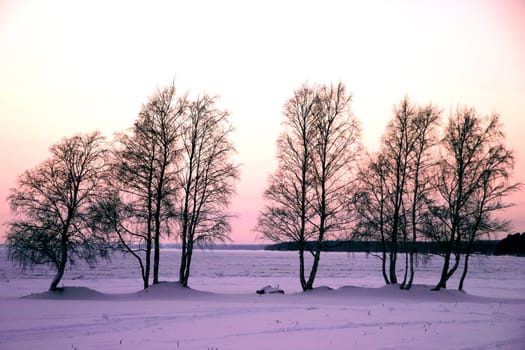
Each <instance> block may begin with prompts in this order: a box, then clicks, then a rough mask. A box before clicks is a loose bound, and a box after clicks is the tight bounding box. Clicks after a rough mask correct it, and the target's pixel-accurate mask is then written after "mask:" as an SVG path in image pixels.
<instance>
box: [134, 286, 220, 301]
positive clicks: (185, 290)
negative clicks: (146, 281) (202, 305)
mask: <svg viewBox="0 0 525 350" xmlns="http://www.w3.org/2000/svg"><path fill="white" fill-rule="evenodd" d="M133 295H135V296H137V297H139V298H151V299H181V298H188V297H195V296H206V295H212V293H209V292H202V291H198V290H194V289H191V288H189V287H183V286H182V285H181V284H180V283H178V282H160V283H157V284H153V285H151V286H149V287H148V288H146V289H144V290H141V291H140V292H136V293H133Z"/></svg>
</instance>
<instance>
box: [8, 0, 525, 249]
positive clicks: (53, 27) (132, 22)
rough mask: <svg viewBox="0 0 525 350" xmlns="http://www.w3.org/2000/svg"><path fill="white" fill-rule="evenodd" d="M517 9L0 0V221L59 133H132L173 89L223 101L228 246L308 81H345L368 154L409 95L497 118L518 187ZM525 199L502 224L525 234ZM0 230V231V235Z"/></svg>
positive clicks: (520, 90)
mask: <svg viewBox="0 0 525 350" xmlns="http://www.w3.org/2000/svg"><path fill="white" fill-rule="evenodd" d="M524 38H525V2H524V1H520V0H504V1H425V2H419V1H411V0H400V1H367V2H364V1H363V2H358V1H348V2H347V1H322V2H321V1H305V2H303V1H297V2H296V1H282V2H277V1H276V2H258V3H251V2H245V1H151V2H138V1H137V2H125V1H114V2H113V1H112V2H104V1H90V2H71V1H65V0H64V1H58V0H57V1H24V0H23V1H14V0H13V1H10V0H7V1H6V0H0V149H1V150H2V151H1V152H0V164H1V165H0V169H1V171H0V224H3V223H5V222H6V221H8V220H9V218H10V215H11V214H10V212H9V207H8V204H7V202H6V198H7V195H8V193H9V188H11V187H14V186H15V185H16V177H17V176H18V175H20V174H21V173H22V172H23V171H25V170H27V169H30V168H32V167H34V166H36V165H38V164H39V163H40V162H42V161H43V160H44V159H45V158H47V157H48V155H49V153H48V148H49V147H50V146H51V145H52V144H54V143H56V142H58V141H59V140H60V139H61V138H62V137H68V136H71V135H73V134H75V133H78V132H81V133H87V132H90V131H93V130H100V131H101V132H102V133H103V134H104V135H106V136H107V137H108V140H111V137H112V135H113V133H115V132H120V131H123V130H126V129H127V128H129V127H131V126H132V124H133V122H134V120H135V119H136V117H137V114H138V112H139V110H140V107H141V105H142V104H144V103H146V102H147V99H148V97H149V96H150V95H152V94H153V93H154V92H155V90H156V89H157V88H159V87H163V86H165V85H167V84H169V83H170V82H171V81H172V80H173V79H174V80H175V84H176V86H177V88H178V89H179V91H180V93H184V92H186V91H190V93H191V94H195V95H197V94H202V93H208V94H211V95H220V99H219V106H220V107H221V108H224V109H227V110H228V111H230V112H231V121H232V123H233V125H234V127H235V135H234V143H235V145H236V148H237V151H238V156H237V159H238V161H239V162H240V163H241V164H242V167H241V179H240V181H239V183H238V186H237V195H235V196H234V199H233V203H232V206H231V211H232V212H233V213H235V214H236V215H237V216H238V219H236V220H234V221H233V223H232V224H233V232H232V235H231V237H232V240H233V241H234V242H236V243H259V242H261V241H260V240H258V239H257V238H256V235H255V233H254V232H253V231H252V229H253V227H254V226H255V220H256V217H257V214H258V212H259V210H260V209H261V208H262V206H263V205H264V203H263V200H262V193H263V191H264V189H265V187H266V185H267V177H268V175H269V174H270V173H271V172H272V171H273V170H274V169H275V166H276V161H275V152H276V147H275V142H276V139H277V136H278V135H279V132H280V131H281V125H280V123H281V121H282V113H281V112H282V106H283V104H284V102H285V101H286V100H287V99H288V98H289V97H291V96H292V93H293V91H294V89H296V88H298V87H299V86H300V85H301V84H302V83H303V82H312V83H313V82H320V83H330V82H338V81H342V82H343V83H345V84H346V86H347V88H348V90H349V91H351V92H352V94H353V102H352V108H353V112H354V113H355V115H356V116H357V117H358V119H360V120H361V123H362V127H363V143H364V145H365V147H366V148H367V149H368V150H375V149H377V147H378V144H379V141H380V138H381V135H382V133H383V132H384V129H385V127H386V124H387V122H388V120H389V119H390V118H391V117H392V107H393V106H394V105H395V104H397V103H399V101H400V100H401V99H402V98H403V96H405V95H408V96H409V97H410V99H411V100H412V101H414V102H415V103H418V104H427V103H429V102H432V103H433V104H435V105H437V106H438V107H439V108H442V109H443V113H444V116H448V113H449V111H451V110H455V108H456V107H458V106H470V107H474V108H476V110H477V111H478V112H479V113H480V114H490V113H499V114H500V115H501V120H502V122H503V124H504V132H505V134H506V136H507V145H508V146H509V147H510V148H511V149H513V150H514V152H515V157H516V164H515V169H514V181H517V182H525V137H524V135H523V133H524V132H525V39H524ZM523 193H524V192H523V190H522V191H520V192H518V193H516V194H515V195H513V196H512V197H511V198H508V200H507V201H508V202H512V203H515V204H516V205H515V206H514V207H512V208H510V209H508V210H507V211H506V212H505V213H503V214H501V215H502V217H505V218H508V219H510V220H512V222H513V229H512V232H524V231H525V199H524V198H523ZM4 233H5V227H4V226H0V239H1V240H3V236H4Z"/></svg>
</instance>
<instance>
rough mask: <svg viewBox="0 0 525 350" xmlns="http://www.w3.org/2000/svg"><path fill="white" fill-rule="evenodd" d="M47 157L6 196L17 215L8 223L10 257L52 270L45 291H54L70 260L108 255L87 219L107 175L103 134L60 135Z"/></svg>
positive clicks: (102, 240)
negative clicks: (50, 280) (52, 272)
mask: <svg viewBox="0 0 525 350" xmlns="http://www.w3.org/2000/svg"><path fill="white" fill-rule="evenodd" d="M50 153H51V157H50V158H49V159H47V160H46V161H44V162H43V163H41V164H39V165H38V166H37V167H36V168H34V169H31V170H27V171H25V172H24V173H23V174H22V175H21V176H20V177H19V178H18V181H17V187H16V188H14V189H12V190H11V194H10V195H9V197H8V200H9V203H10V205H11V208H12V209H13V211H14V212H15V214H16V217H15V219H14V220H12V221H11V222H9V224H8V235H7V240H6V242H7V249H8V255H9V258H10V259H11V260H12V261H16V262H18V263H19V264H20V265H21V266H22V267H23V268H24V267H27V266H32V265H36V264H49V265H52V266H53V267H54V268H55V269H56V274H55V277H54V278H53V280H52V282H51V285H50V287H49V290H51V291H54V290H57V289H58V284H59V283H60V281H61V279H62V276H63V275H64V271H65V268H66V265H67V263H68V262H70V263H73V262H74V261H75V260H76V259H82V260H86V261H87V262H89V263H93V262H94V261H95V260H96V258H97V257H98V256H101V257H105V256H107V248H108V246H107V243H108V240H107V237H106V236H104V235H101V234H99V232H97V231H96V230H93V229H92V226H91V225H90V223H91V222H92V220H91V214H92V210H91V207H92V206H93V204H94V202H95V199H96V198H97V196H98V195H99V185H100V184H101V182H102V180H103V178H104V176H105V175H106V169H105V161H104V157H105V154H106V151H105V149H104V147H103V138H102V137H101V136H100V134H99V133H98V132H95V133H92V134H86V135H75V136H73V137H70V138H64V139H62V140H61V141H60V142H59V143H57V144H55V145H53V146H52V147H51V148H50Z"/></svg>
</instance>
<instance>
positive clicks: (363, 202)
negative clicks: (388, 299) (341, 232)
mask: <svg viewBox="0 0 525 350" xmlns="http://www.w3.org/2000/svg"><path fill="white" fill-rule="evenodd" d="M439 114H440V112H439V111H438V110H437V109H436V108H435V107H433V106H432V105H429V106H426V107H423V108H421V107H418V106H417V105H415V104H413V103H411V102H410V101H409V99H408V97H405V98H404V99H403V100H402V101H401V102H400V104H399V105H398V106H396V107H395V108H394V116H393V118H392V120H391V121H390V122H389V124H388V125H387V129H386V131H385V134H384V136H383V138H382V145H381V149H380V151H379V153H378V154H377V155H375V156H371V157H370V159H369V161H368V165H367V166H365V167H364V169H362V170H361V175H360V176H359V178H360V181H359V183H360V185H359V186H358V188H359V190H358V191H357V195H356V198H355V205H356V208H355V210H356V212H357V213H358V215H359V220H358V224H357V225H356V232H357V233H358V234H359V235H360V236H361V237H366V238H368V239H380V240H381V246H382V250H383V251H382V255H381V256H380V258H381V260H382V274H383V279H384V281H385V283H386V284H390V283H392V284H396V283H398V280H397V276H396V263H397V255H398V252H399V247H400V244H401V243H402V244H403V248H404V249H405V251H406V254H405V273H404V278H403V282H402V283H401V288H407V289H408V288H410V287H411V285H412V282H413V278H414V254H415V247H416V244H415V242H416V239H417V236H418V234H419V232H420V228H419V220H420V216H421V215H422V212H423V211H424V210H425V205H424V204H425V203H426V200H425V199H426V196H427V194H428V191H429V189H430V186H429V185H428V184H429V181H426V178H427V177H428V175H429V173H430V168H431V165H432V164H433V162H432V161H431V152H430V149H431V147H432V146H433V145H434V141H433V139H434V134H435V131H434V130H435V124H436V122H437V120H438V118H439ZM409 234H410V236H411V237H410V239H409ZM387 254H388V259H387ZM387 260H388V273H387V271H386V268H387Z"/></svg>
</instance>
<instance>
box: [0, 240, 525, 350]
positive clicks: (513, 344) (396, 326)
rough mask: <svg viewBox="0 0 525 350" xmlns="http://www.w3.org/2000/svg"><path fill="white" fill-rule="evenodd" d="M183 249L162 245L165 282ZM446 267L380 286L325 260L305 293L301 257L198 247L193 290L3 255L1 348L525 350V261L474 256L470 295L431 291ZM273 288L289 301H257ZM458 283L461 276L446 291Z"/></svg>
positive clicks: (108, 265)
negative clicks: (57, 277) (55, 286)
mask: <svg viewBox="0 0 525 350" xmlns="http://www.w3.org/2000/svg"><path fill="white" fill-rule="evenodd" d="M178 254H179V252H178V251H177V250H173V249H165V250H163V251H162V256H161V264H162V266H161V277H162V280H166V281H175V280H176V275H177V267H178V256H179V255H178ZM440 263H441V260H440V258H439V257H432V258H430V259H428V258H423V257H420V258H419V261H418V268H417V271H416V283H417V284H418V285H417V286H415V287H414V288H413V289H412V290H411V291H408V292H407V291H400V290H399V289H397V288H396V287H392V286H388V287H384V286H383V282H382V279H381V275H380V262H379V260H377V259H376V258H374V257H371V256H367V255H365V254H346V253H324V254H323V255H322V256H321V268H320V271H319V275H318V276H319V277H318V279H317V280H316V281H317V283H316V285H317V286H329V287H330V288H332V289H333V290H331V289H329V288H327V287H320V288H318V289H316V290H314V291H312V292H308V293H300V286H299V283H298V279H297V277H296V276H297V254H296V253H292V252H265V251H199V252H197V253H196V256H195V258H194V265H193V269H192V277H191V278H190V285H191V287H192V288H193V290H187V289H183V288H180V287H178V286H177V285H176V284H175V283H169V282H166V283H162V284H160V285H157V286H155V287H153V288H150V289H148V290H146V291H140V289H141V282H140V278H138V269H137V266H136V265H135V261H134V260H133V259H132V258H131V257H125V258H123V257H120V256H116V257H114V258H113V259H112V261H111V262H102V263H100V264H99V265H98V266H97V267H95V268H89V267H88V266H86V265H83V264H79V265H78V266H75V267H73V269H72V270H68V271H67V272H66V276H65V278H64V282H63V284H64V286H65V287H66V288H65V290H64V292H62V293H60V294H57V293H48V292H45V291H46V290H47V287H48V285H49V283H50V280H51V277H52V273H51V272H50V271H48V270H47V269H46V268H37V269H35V270H33V271H26V272H24V273H20V271H19V270H18V269H17V268H16V267H14V266H12V265H11V263H9V262H8V261H6V260H5V251H4V250H3V249H0V349H39V350H44V349H78V350H81V349H350V348H353V349H400V348H403V349H525V258H516V257H482V256H480V257H478V256H476V257H473V259H472V263H471V269H470V273H469V277H468V279H467V281H466V287H465V289H466V291H467V293H461V292H457V291H455V290H452V289H449V290H446V291H440V292H431V291H430V287H429V286H430V285H433V284H435V283H436V281H437V279H438V276H439V267H440ZM266 285H273V286H275V287H277V286H279V288H281V289H283V290H284V291H285V292H286V294H285V295H282V294H271V295H257V294H256V293H255V291H256V290H257V289H260V288H262V287H264V286H266ZM449 287H450V288H456V287H457V279H454V280H452V281H451V282H450V284H449Z"/></svg>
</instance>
